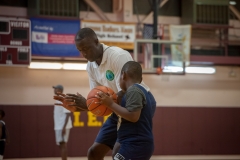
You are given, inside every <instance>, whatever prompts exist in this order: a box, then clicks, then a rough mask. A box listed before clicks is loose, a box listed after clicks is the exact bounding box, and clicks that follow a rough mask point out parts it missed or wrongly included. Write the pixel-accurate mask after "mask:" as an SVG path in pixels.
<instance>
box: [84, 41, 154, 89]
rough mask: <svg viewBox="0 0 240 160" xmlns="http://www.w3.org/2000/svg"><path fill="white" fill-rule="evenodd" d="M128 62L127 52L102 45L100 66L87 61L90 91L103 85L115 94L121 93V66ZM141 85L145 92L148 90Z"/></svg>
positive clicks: (130, 57) (129, 57)
mask: <svg viewBox="0 0 240 160" xmlns="http://www.w3.org/2000/svg"><path fill="white" fill-rule="evenodd" d="M128 61H133V59H132V56H131V54H130V53H129V52H128V51H126V50H123V49H122V48H119V47H115V46H110V47H109V46H107V45H104V44H103V58H102V62H101V64H100V65H99V66H98V64H97V63H96V62H89V61H88V64H87V71H88V76H89V83H90V89H93V88H94V87H96V86H101V85H103V86H108V87H110V88H111V89H113V91H114V92H115V93H117V92H119V91H121V90H122V89H121V88H120V76H121V70H122V67H123V65H124V64H125V63H126V62H128ZM141 85H142V86H143V87H144V88H145V89H146V90H148V91H149V90H150V89H149V87H148V86H146V85H145V84H144V83H143V82H142V83H141Z"/></svg>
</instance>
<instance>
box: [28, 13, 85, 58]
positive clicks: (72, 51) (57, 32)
mask: <svg viewBox="0 0 240 160" xmlns="http://www.w3.org/2000/svg"><path fill="white" fill-rule="evenodd" d="M30 20H31V36H32V38H31V39H32V46H31V48H32V55H35V56H51V57H52V56H54V57H76V56H79V55H80V53H79V51H78V50H77V49H76V47H75V43H74V37H75V34H76V33H77V32H78V30H79V29H80V20H52V19H43V18H31V19H30Z"/></svg>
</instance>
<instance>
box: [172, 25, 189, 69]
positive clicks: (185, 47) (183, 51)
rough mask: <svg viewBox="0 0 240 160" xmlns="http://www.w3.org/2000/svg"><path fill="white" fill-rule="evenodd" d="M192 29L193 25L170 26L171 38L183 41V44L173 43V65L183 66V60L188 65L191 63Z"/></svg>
mask: <svg viewBox="0 0 240 160" xmlns="http://www.w3.org/2000/svg"><path fill="white" fill-rule="evenodd" d="M191 30H192V26H191V25H170V26H169V33H170V40H171V41H180V42H183V44H182V46H179V45H171V52H172V63H173V65H176V66H182V62H183V61H185V64H186V66H188V65H189V64H190V47H191Z"/></svg>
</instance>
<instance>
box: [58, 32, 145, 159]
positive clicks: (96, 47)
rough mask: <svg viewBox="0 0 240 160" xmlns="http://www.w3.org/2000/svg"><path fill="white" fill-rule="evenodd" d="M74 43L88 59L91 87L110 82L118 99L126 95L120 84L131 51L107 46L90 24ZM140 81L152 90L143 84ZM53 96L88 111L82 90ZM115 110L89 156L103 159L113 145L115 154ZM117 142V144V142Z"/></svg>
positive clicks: (68, 105)
mask: <svg viewBox="0 0 240 160" xmlns="http://www.w3.org/2000/svg"><path fill="white" fill-rule="evenodd" d="M75 45H76V47H77V49H78V50H79V51H80V52H81V54H82V55H83V56H84V58H86V59H87V60H88V64H87V72H88V76H89V83H90V90H91V89H93V88H94V87H96V86H101V85H103V86H107V87H110V88H112V89H113V90H114V92H115V93H118V102H120V101H121V100H120V99H121V98H119V97H121V96H120V95H123V93H122V92H121V88H120V76H121V70H122V67H123V65H124V64H125V63H126V62H128V61H133V59H132V56H131V54H130V53H129V52H128V51H126V50H124V49H122V48H119V47H115V46H107V45H104V44H102V43H100V42H99V40H98V38H97V35H96V33H95V32H94V31H93V30H92V29H91V28H82V29H80V31H79V32H78V33H77V34H76V36H75ZM141 85H142V86H143V87H144V88H145V89H146V90H147V91H149V88H148V87H147V86H146V85H145V84H144V83H141ZM54 99H56V100H60V101H62V102H64V105H63V106H64V107H65V108H67V109H68V110H70V111H72V112H74V111H88V108H87V105H86V99H85V98H84V97H83V96H81V95H80V94H67V96H65V95H64V94H62V95H60V96H54ZM117 121H118V117H117V115H116V114H114V113H113V114H111V116H109V118H108V119H107V120H106V122H105V123H104V124H103V126H102V127H101V129H100V131H99V133H98V135H97V138H96V140H95V142H94V143H93V145H92V146H91V147H90V148H89V150H88V160H101V159H103V158H104V156H105V155H106V154H107V153H108V151H109V150H111V149H113V155H114V153H115V152H116V150H117V148H118V147H119V145H120V144H118V142H116V140H117ZM115 142H116V144H115Z"/></svg>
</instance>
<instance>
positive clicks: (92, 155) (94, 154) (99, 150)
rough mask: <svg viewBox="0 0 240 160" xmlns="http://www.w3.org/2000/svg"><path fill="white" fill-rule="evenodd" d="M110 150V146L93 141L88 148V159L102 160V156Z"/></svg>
mask: <svg viewBox="0 0 240 160" xmlns="http://www.w3.org/2000/svg"><path fill="white" fill-rule="evenodd" d="M110 150H111V148H110V147H109V146H107V145H105V144H100V143H97V142H94V143H93V145H92V146H91V147H90V148H89V149H88V160H103V159H104V156H105V155H106V154H107V153H108V152H109V151H110Z"/></svg>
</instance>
